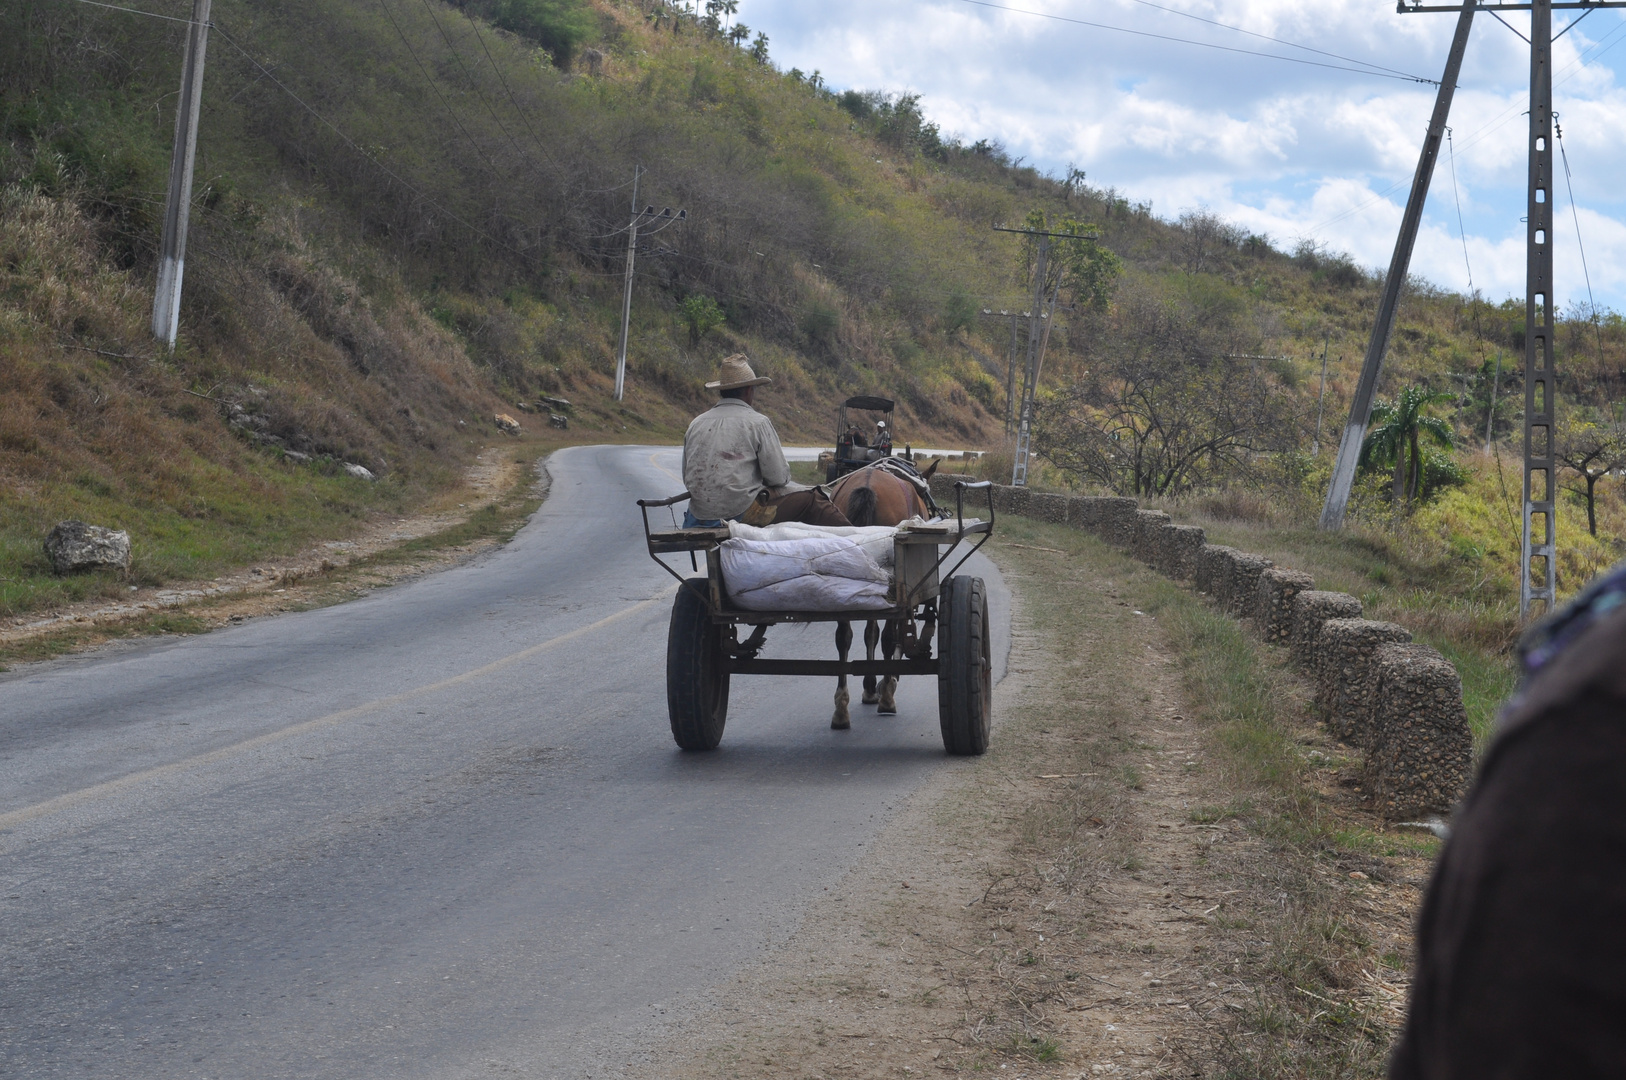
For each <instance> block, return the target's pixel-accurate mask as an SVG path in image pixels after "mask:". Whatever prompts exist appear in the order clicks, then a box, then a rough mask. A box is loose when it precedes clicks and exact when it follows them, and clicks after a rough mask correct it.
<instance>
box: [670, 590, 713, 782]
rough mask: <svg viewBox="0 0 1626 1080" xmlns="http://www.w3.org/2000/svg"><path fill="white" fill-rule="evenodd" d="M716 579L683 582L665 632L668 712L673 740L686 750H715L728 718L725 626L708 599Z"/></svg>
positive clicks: (673, 604) (673, 603)
mask: <svg viewBox="0 0 1626 1080" xmlns="http://www.w3.org/2000/svg"><path fill="white" fill-rule="evenodd" d="M710 591H711V583H710V582H708V581H707V580H706V579H705V578H703V577H702V578H690V579H689V580H688V581H685V582H684V583H683V584H682V585H680V586H678V591H677V599H676V600H674V601H673V602H672V623H671V627H670V629H669V630H668V631H667V635H666V711H667V713H668V714H669V715H670V716H671V719H672V738H673V739H675V740H677V744H678V746H679V747H681V748H683V749H684V750H715V749H717V744H718V743H720V742H722V741H723V724H724V722H726V721H727V720H728V672H726V671H724V670H723V630H722V627H720V626H715V625H713V624H712V622H711V619H710V618H709V617H708V616H709V614H710V613H709V612H708V611H707V610H706V600H705V598H706V597H707V596H708V595H710Z"/></svg>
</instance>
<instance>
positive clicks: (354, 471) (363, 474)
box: [344, 461, 378, 480]
mask: <svg viewBox="0 0 1626 1080" xmlns="http://www.w3.org/2000/svg"><path fill="white" fill-rule="evenodd" d="M344 471H345V472H347V473H349V474H350V475H351V476H354V477H355V478H356V479H357V480H377V479H378V477H376V476H374V475H373V470H371V469H369V468H368V467H367V466H365V465H357V464H356V463H355V462H353V461H347V462H345V463H344Z"/></svg>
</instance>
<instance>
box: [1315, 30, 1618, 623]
mask: <svg viewBox="0 0 1626 1080" xmlns="http://www.w3.org/2000/svg"><path fill="white" fill-rule="evenodd" d="M1622 7H1626V0H1564V2H1562V3H1554V2H1553V0H1534V2H1532V3H1528V4H1505V3H1477V4H1475V3H1469V4H1466V5H1464V6H1461V7H1459V6H1457V5H1455V4H1452V5H1446V6H1431V5H1424V4H1411V5H1409V6H1408V5H1407V4H1406V3H1405V2H1404V0H1402V2H1401V3H1400V5H1399V10H1400V11H1401V12H1402V13H1410V12H1418V11H1458V12H1461V15H1460V17H1459V19H1458V23H1457V36H1458V38H1466V36H1467V22H1468V19H1469V18H1470V17H1471V16H1472V14H1473V12H1474V11H1475V10H1476V8H1477V10H1480V11H1488V12H1491V13H1492V14H1493V15H1494V14H1496V13H1497V12H1501V11H1528V12H1529V13H1530V37H1529V38H1528V39H1527V40H1528V41H1529V43H1530V112H1529V114H1528V115H1529V117H1530V131H1529V144H1528V151H1529V155H1530V171H1529V195H1528V201H1527V204H1526V206H1527V212H1526V215H1525V287H1524V291H1525V298H1524V325H1525V334H1524V526H1523V528H1522V530H1521V533H1522V536H1521V540H1520V544H1519V548H1520V550H1519V617H1520V618H1521V619H1527V618H1529V617H1530V614H1531V610H1530V608H1531V604H1532V602H1533V601H1537V600H1539V601H1541V602H1542V605H1543V608H1544V610H1547V611H1550V610H1552V607H1553V604H1554V602H1555V600H1556V598H1557V595H1558V562H1557V547H1556V543H1555V533H1554V524H1555V522H1554V510H1555V507H1554V498H1555V496H1556V493H1557V490H1558V487H1557V484H1558V477H1557V476H1556V475H1555V473H1556V470H1557V461H1556V460H1555V458H1554V452H1555V447H1554V430H1553V421H1554V419H1555V417H1556V415H1557V414H1556V406H1557V403H1558V402H1557V395H1558V377H1557V372H1556V370H1555V369H1554V366H1553V361H1554V357H1553V236H1552V232H1553V227H1552V206H1553V199H1552V179H1553V64H1552V49H1553V12H1554V11H1558V10H1575V11H1582V12H1590V11H1592V10H1593V9H1595V8H1622ZM1585 17H1586V16H1585V14H1583V15H1582V16H1581V18H1585ZM1498 18H1500V16H1498ZM1570 25H1571V26H1574V25H1575V23H1573V22H1572V23H1570ZM1515 32H1517V31H1515ZM1458 52H1459V47H1458V46H1457V44H1456V43H1453V44H1452V55H1453V57H1455V56H1457V53H1458ZM1448 68H1449V65H1448ZM1454 81H1455V77H1454V75H1452V74H1448V75H1447V79H1446V83H1447V84H1449V83H1451V82H1454ZM1445 91H1446V86H1445V85H1443V84H1442V85H1441V87H1440V92H1441V94H1444V93H1445ZM1435 111H1436V112H1438V111H1439V109H1438V106H1436V110H1435ZM1430 135H1431V137H1432V135H1433V132H1432V130H1431V132H1430ZM1436 141H1437V140H1436ZM1424 152H1425V153H1427V150H1426V149H1425V151H1424ZM1414 232H1415V230H1414ZM1396 257H1397V258H1398V253H1397V256H1396ZM1390 272H1391V273H1393V270H1392V269H1391V271H1390ZM1379 317H1380V319H1381V317H1382V316H1381V315H1380V316H1379ZM1375 339H1376V335H1374V340H1375ZM1498 358H1500V354H1498ZM1368 361H1369V362H1370V355H1369V356H1368ZM1362 375H1363V378H1364V375H1365V373H1364V371H1363V373H1362ZM1491 392H1492V394H1493V395H1494V393H1495V388H1494V387H1493V388H1492V391H1491ZM1493 401H1494V398H1493ZM1494 418H1495V411H1494V405H1493V406H1492V413H1491V416H1490V417H1488V418H1487V419H1486V422H1485V429H1486V431H1487V432H1489V431H1490V429H1491V424H1492V422H1493V421H1494ZM1351 421H1352V422H1353V413H1352V414H1351ZM1362 427H1363V428H1364V427H1365V425H1364V424H1363V425H1362ZM1346 437H1347V432H1346ZM1486 442H1487V444H1488V443H1489V442H1490V439H1489V437H1488V435H1487V438H1486ZM1342 450H1343V448H1342V447H1340V448H1339V451H1340V461H1341V460H1342ZM1336 481H1337V475H1336V474H1334V482H1335V485H1336ZM1335 493H1336V492H1335V491H1332V490H1329V491H1328V493H1327V510H1328V512H1330V511H1331V510H1332V507H1333V496H1334V494H1335ZM1348 494H1349V493H1348V488H1347V485H1346V487H1345V490H1344V498H1347V497H1348ZM1338 517H1339V519H1340V520H1341V519H1342V517H1343V505H1342V503H1341V502H1340V504H1339V506H1338ZM1321 523H1322V526H1323V527H1328V519H1327V513H1323V515H1322V519H1321ZM1336 524H1337V523H1336V522H1334V523H1333V525H1334V526H1335V525H1336Z"/></svg>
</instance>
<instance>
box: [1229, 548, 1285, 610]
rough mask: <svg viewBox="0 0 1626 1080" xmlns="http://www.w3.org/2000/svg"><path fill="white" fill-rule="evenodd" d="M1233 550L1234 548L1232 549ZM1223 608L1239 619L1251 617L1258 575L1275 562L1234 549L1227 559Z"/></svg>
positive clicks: (1257, 592)
mask: <svg viewBox="0 0 1626 1080" xmlns="http://www.w3.org/2000/svg"><path fill="white" fill-rule="evenodd" d="M1233 551H1234V549H1233ZM1227 561H1228V562H1229V563H1230V566H1229V568H1228V572H1227V579H1226V580H1227V581H1228V583H1229V584H1228V585H1227V586H1226V590H1225V598H1226V600H1225V610H1227V611H1229V612H1230V613H1231V614H1232V615H1235V616H1236V617H1237V618H1239V619H1248V618H1252V617H1253V614H1254V610H1255V608H1256V607H1257V605H1258V602H1259V575H1261V574H1263V573H1264V572H1265V571H1266V570H1269V569H1270V568H1271V567H1273V566H1275V565H1276V564H1275V563H1273V562H1271V561H1270V560H1269V559H1267V558H1265V557H1264V556H1263V555H1253V554H1250V553H1249V552H1246V551H1234V553H1233V554H1232V555H1231V557H1230V558H1229V559H1228V560H1227Z"/></svg>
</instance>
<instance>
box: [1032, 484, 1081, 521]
mask: <svg viewBox="0 0 1626 1080" xmlns="http://www.w3.org/2000/svg"><path fill="white" fill-rule="evenodd" d="M1072 501H1073V500H1072V499H1071V498H1069V497H1068V496H1066V495H1047V494H1045V493H1043V492H1039V491H1035V492H1034V493H1033V494H1031V495H1029V496H1028V516H1029V517H1032V518H1038V519H1039V520H1040V521H1048V522H1049V523H1050V524H1052V525H1066V524H1068V520H1067V516H1068V512H1069V511H1070V510H1071V509H1072Z"/></svg>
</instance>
